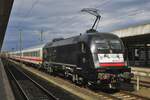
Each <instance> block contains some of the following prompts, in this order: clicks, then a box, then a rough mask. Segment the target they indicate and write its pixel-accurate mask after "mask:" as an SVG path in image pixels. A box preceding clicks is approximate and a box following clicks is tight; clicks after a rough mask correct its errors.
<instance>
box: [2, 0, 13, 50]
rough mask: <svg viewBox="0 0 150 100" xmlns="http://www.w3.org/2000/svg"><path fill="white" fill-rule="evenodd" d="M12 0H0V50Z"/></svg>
mask: <svg viewBox="0 0 150 100" xmlns="http://www.w3.org/2000/svg"><path fill="white" fill-rule="evenodd" d="M13 1H14V0H0V50H1V47H2V44H3V40H4V36H5V32H6V28H7V24H8V20H9V16H10V12H11V9H12V5H13Z"/></svg>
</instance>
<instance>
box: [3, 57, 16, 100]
mask: <svg viewBox="0 0 150 100" xmlns="http://www.w3.org/2000/svg"><path fill="white" fill-rule="evenodd" d="M0 100H15V99H14V95H13V92H12V89H11V86H10V84H9V80H8V78H7V75H6V72H5V70H4V66H3V63H2V61H1V58H0Z"/></svg>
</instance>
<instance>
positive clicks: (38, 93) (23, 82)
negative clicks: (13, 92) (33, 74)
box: [6, 66, 58, 100]
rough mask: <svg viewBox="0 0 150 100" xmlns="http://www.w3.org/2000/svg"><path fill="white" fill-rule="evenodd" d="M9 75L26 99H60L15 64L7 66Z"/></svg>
mask: <svg viewBox="0 0 150 100" xmlns="http://www.w3.org/2000/svg"><path fill="white" fill-rule="evenodd" d="M6 69H7V71H8V73H9V75H11V77H12V79H13V80H14V81H15V83H16V84H17V87H18V88H19V90H20V92H21V94H22V99H24V100H58V98H56V97H55V96H54V95H53V94H52V93H50V92H49V91H48V90H47V89H45V88H44V87H43V86H41V85H40V84H38V83H37V82H35V81H34V80H32V79H31V78H30V77H29V76H27V75H26V74H25V73H24V72H22V71H21V70H19V69H18V68H16V67H14V66H9V68H8V67H6Z"/></svg>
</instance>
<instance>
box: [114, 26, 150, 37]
mask: <svg viewBox="0 0 150 100" xmlns="http://www.w3.org/2000/svg"><path fill="white" fill-rule="evenodd" d="M113 33H114V34H116V35H118V36H119V37H129V36H138V35H144V34H150V24H143V25H138V26H133V27H128V28H125V29H120V30H116V31H113Z"/></svg>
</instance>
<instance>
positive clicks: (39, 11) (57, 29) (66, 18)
mask: <svg viewBox="0 0 150 100" xmlns="http://www.w3.org/2000/svg"><path fill="white" fill-rule="evenodd" d="M83 8H96V9H99V11H100V15H101V16H102V17H101V20H100V22H99V25H98V27H97V30H98V31H100V32H112V31H115V30H118V29H124V28H127V27H131V26H136V25H140V24H145V23H150V17H149V16H150V11H149V10H150V0H14V5H13V8H12V12H11V16H10V19H9V24H8V27H7V31H6V35H5V39H4V43H3V48H2V50H8V51H12V50H18V49H19V45H20V44H19V43H20V42H19V34H20V32H21V34H22V36H21V37H22V47H23V48H28V47H32V46H35V45H39V44H41V43H47V42H50V41H51V40H52V39H54V38H59V37H63V38H68V37H71V36H75V35H79V34H80V33H85V31H86V30H88V29H90V28H91V26H92V24H93V21H94V18H95V17H93V16H91V15H89V14H85V13H82V12H81V10H82V9H83ZM41 32H43V41H42V42H41V41H40V36H41V34H40V33H41Z"/></svg>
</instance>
